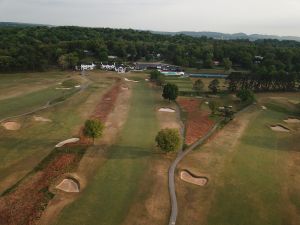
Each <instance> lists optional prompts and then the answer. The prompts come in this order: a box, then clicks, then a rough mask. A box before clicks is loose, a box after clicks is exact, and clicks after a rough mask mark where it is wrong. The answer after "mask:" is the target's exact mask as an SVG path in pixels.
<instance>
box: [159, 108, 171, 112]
mask: <svg viewBox="0 0 300 225" xmlns="http://www.w3.org/2000/svg"><path fill="white" fill-rule="evenodd" d="M158 111H159V112H170V113H173V112H175V110H174V109H171V108H160V109H159V110H158Z"/></svg>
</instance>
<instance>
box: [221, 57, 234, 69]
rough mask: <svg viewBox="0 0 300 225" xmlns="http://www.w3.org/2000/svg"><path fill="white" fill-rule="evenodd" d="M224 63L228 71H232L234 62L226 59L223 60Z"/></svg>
mask: <svg viewBox="0 0 300 225" xmlns="http://www.w3.org/2000/svg"><path fill="white" fill-rule="evenodd" d="M223 63H224V68H225V70H226V71H228V70H230V69H231V67H232V62H231V60H230V59H229V58H224V59H223Z"/></svg>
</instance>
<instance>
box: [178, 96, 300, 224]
mask: <svg viewBox="0 0 300 225" xmlns="http://www.w3.org/2000/svg"><path fill="white" fill-rule="evenodd" d="M274 95H276V94H274ZM269 102H271V103H272V106H273V107H272V106H270V107H269V108H268V110H261V109H260V108H259V107H257V109H256V110H257V112H256V114H255V115H257V116H255V117H252V118H251V119H250V122H249V124H248V127H247V128H246V130H245V131H244V132H243V134H242V136H241V138H240V139H236V138H235V136H238V134H232V133H230V132H234V131H235V129H231V130H228V131H227V132H229V133H227V134H226V135H227V136H228V135H230V137H226V136H225V133H222V135H223V136H222V135H219V136H218V135H217V136H216V137H215V138H218V139H220V140H213V141H212V142H211V143H208V144H207V145H205V146H203V147H201V148H200V149H199V151H197V152H194V153H192V154H191V156H188V157H187V159H185V160H184V161H183V163H182V165H181V167H182V168H190V169H192V170H194V171H195V170H196V171H198V173H201V172H202V173H205V174H207V175H208V176H209V177H210V178H211V179H210V182H209V184H208V186H207V187H205V188H202V189H200V188H195V187H193V186H191V185H186V184H183V183H180V185H179V186H180V190H181V192H182V193H181V194H180V197H179V199H180V202H181V204H183V205H186V204H190V205H191V206H190V209H187V210H185V209H183V211H184V212H183V213H182V214H181V215H179V224H190V223H191V224H193V222H194V221H195V220H199V221H201V222H199V223H201V224H207V225H215V224H222V225H233V224H243V225H261V224H270V225H281V224H298V223H297V221H298V222H299V210H300V208H299V206H300V204H299V203H300V198H299V194H298V193H299V191H300V188H299V187H300V183H299V180H300V179H299V175H298V174H299V172H300V164H299V162H300V160H299V159H300V152H299V149H300V142H299V138H300V132H299V128H296V125H293V126H292V125H288V126H292V128H293V132H291V133H289V134H286V133H278V132H273V131H271V130H270V128H269V127H268V125H270V124H277V123H283V119H285V118H286V117H287V116H288V115H290V114H291V113H292V114H293V113H295V112H294V109H293V108H288V107H286V106H282V105H280V103H278V102H277V103H274V102H273V101H271V100H269ZM264 103H266V101H265V102H264ZM274 105H275V106H274ZM284 109H285V110H284ZM241 118H246V117H241ZM247 120H249V118H247ZM244 122H245V121H242V120H241V121H233V122H231V123H233V124H234V125H230V124H229V125H227V126H232V127H234V126H241V125H240V124H241V123H244ZM224 129H226V127H225V128H224ZM222 139H225V140H226V143H223V142H222ZM235 141H237V142H236V144H233V147H231V148H230V149H227V148H228V147H229V146H231V142H232V143H234V142H235ZM179 204H180V203H179ZM181 206H182V205H181ZM189 216H190V218H193V219H190V218H189Z"/></svg>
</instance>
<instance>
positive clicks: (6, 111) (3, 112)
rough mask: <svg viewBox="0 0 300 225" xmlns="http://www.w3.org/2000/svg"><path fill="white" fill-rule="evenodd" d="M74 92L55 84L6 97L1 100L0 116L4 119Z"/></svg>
mask: <svg viewBox="0 0 300 225" xmlns="http://www.w3.org/2000/svg"><path fill="white" fill-rule="evenodd" d="M74 93H75V91H74V90H56V89H55V87H54V86H53V87H50V88H47V89H44V90H40V91H36V92H32V93H29V94H26V95H23V96H18V97H15V98H9V99H4V100H2V101H0V105H1V108H0V118H1V119H3V118H6V117H11V116H16V115H19V114H23V113H26V112H29V111H32V110H35V109H37V108H39V107H42V106H44V105H46V104H47V102H51V101H55V99H58V98H63V97H64V96H70V95H72V94H74Z"/></svg>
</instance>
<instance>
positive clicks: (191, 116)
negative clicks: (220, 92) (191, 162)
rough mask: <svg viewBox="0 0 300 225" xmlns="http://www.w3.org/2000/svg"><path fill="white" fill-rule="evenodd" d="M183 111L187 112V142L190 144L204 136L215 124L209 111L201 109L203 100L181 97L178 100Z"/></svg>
mask: <svg viewBox="0 0 300 225" xmlns="http://www.w3.org/2000/svg"><path fill="white" fill-rule="evenodd" d="M177 102H178V103H179V105H180V107H181V108H182V110H183V111H185V112H187V121H186V124H185V126H186V136H185V142H186V144H188V145H190V144H193V143H194V142H196V141H197V140H199V139H200V138H201V137H203V136H204V135H205V134H206V133H207V132H208V131H209V130H210V129H211V128H212V127H213V126H214V124H215V123H214V121H212V120H211V119H210V118H209V113H208V112H205V111H203V110H201V109H200V104H201V103H202V101H201V100H200V99H194V98H179V99H178V101H177Z"/></svg>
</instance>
